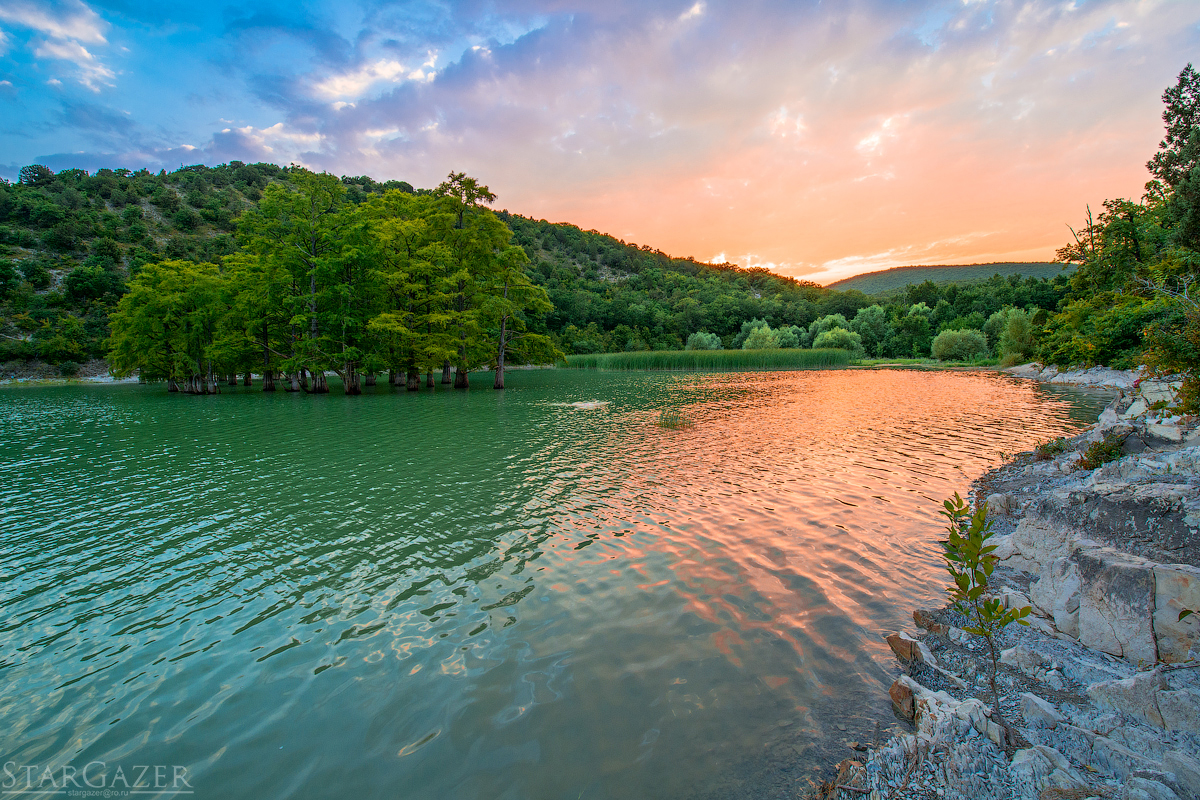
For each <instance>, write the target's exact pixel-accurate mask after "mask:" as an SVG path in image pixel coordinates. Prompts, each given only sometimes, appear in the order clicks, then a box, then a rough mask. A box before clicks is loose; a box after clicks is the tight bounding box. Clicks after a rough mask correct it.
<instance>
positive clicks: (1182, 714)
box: [1156, 689, 1200, 732]
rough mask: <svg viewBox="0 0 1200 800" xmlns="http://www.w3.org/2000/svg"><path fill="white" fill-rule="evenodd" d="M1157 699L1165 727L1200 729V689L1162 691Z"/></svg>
mask: <svg viewBox="0 0 1200 800" xmlns="http://www.w3.org/2000/svg"><path fill="white" fill-rule="evenodd" d="M1156 699H1157V700H1158V711H1159V714H1161V715H1162V724H1163V727H1165V728H1167V729H1168V730H1173V731H1193V732H1195V731H1200V691H1197V690H1195V689H1176V690H1174V691H1165V692H1163V691H1160V692H1159V693H1158V695H1157V697H1156Z"/></svg>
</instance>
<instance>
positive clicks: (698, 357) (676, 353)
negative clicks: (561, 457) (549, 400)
mask: <svg viewBox="0 0 1200 800" xmlns="http://www.w3.org/2000/svg"><path fill="white" fill-rule="evenodd" d="M849 363H850V353H849V351H847V350H803V349H798V348H792V349H787V350H652V351H645V350H643V351H639V352H633V353H593V354H590V355H576V356H567V362H566V364H565V366H566V368H567V369H603V370H696V371H706V372H743V371H746V370H771V369H823V368H825V367H842V366H846V365H847V364H849ZM559 366H564V365H562V364H560V365H559Z"/></svg>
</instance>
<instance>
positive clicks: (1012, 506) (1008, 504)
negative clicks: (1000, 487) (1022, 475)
mask: <svg viewBox="0 0 1200 800" xmlns="http://www.w3.org/2000/svg"><path fill="white" fill-rule="evenodd" d="M1020 507H1021V504H1020V502H1019V501H1018V500H1017V498H1015V497H1013V496H1012V495H1011V494H1003V493H999V492H998V493H996V494H990V495H988V498H987V509H988V513H989V514H994V515H997V516H1001V517H1005V516H1008V515H1009V514H1011V513H1013V512H1014V511H1017V510H1018V509H1020Z"/></svg>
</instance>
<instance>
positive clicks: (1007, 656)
mask: <svg viewBox="0 0 1200 800" xmlns="http://www.w3.org/2000/svg"><path fill="white" fill-rule="evenodd" d="M1000 663H1001V664H1005V665H1007V666H1010V667H1012V668H1013V669H1017V670H1020V671H1021V672H1023V673H1025V674H1026V675H1028V676H1029V677H1031V678H1037V677H1038V673H1040V672H1043V671H1045V668H1046V666H1047V664H1048V663H1049V659H1047V658H1046V657H1045V656H1044V655H1042V654H1041V653H1039V652H1037V651H1036V650H1031V649H1030V648H1028V647H1026V646H1025V645H1023V644H1019V645H1017V646H1016V647H1010V648H1008V649H1007V650H1002V651H1001V652H1000Z"/></svg>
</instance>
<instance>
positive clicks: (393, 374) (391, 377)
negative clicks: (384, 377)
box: [388, 367, 401, 386]
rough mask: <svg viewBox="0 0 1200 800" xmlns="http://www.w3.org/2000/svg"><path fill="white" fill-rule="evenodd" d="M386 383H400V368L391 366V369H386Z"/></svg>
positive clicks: (395, 384) (397, 384)
mask: <svg viewBox="0 0 1200 800" xmlns="http://www.w3.org/2000/svg"><path fill="white" fill-rule="evenodd" d="M388 383H389V384H391V385H392V386H399V385H400V383H401V380H400V370H398V369H396V368H395V367H393V368H392V369H391V370H389V371H388Z"/></svg>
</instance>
